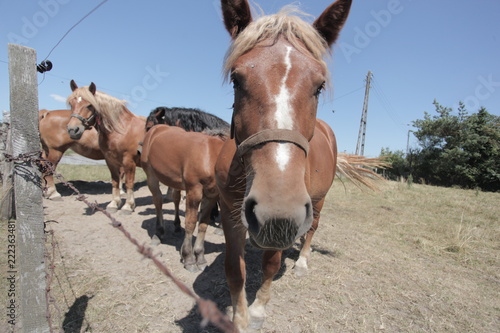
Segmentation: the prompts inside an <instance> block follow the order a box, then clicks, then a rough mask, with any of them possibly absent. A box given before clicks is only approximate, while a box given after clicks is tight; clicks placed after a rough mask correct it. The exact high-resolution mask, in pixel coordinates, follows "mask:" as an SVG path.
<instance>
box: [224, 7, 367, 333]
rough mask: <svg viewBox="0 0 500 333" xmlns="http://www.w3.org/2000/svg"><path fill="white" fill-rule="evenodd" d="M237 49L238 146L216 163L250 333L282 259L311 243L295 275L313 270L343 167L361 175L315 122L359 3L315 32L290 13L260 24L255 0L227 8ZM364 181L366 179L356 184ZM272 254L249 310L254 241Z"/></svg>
mask: <svg viewBox="0 0 500 333" xmlns="http://www.w3.org/2000/svg"><path fill="white" fill-rule="evenodd" d="M221 4H222V13H223V17H224V23H225V26H226V29H227V31H228V32H229V34H230V36H231V38H232V45H231V47H230V49H229V51H228V53H227V55H226V59H225V65H224V71H225V73H226V77H228V78H230V80H231V82H232V84H233V87H234V106H233V116H232V130H231V139H230V140H227V141H226V142H225V144H224V146H223V147H222V150H221V153H220V154H219V158H218V161H217V164H216V177H217V185H218V187H219V193H220V204H221V217H222V225H223V228H224V236H225V239H226V251H225V254H226V257H225V271H226V278H227V282H228V285H229V290H230V293H231V300H232V305H233V321H234V323H235V324H236V326H237V327H238V329H239V330H240V332H245V331H246V330H247V328H248V327H249V326H251V327H252V328H254V329H258V328H260V327H261V326H262V324H263V322H264V319H265V316H266V313H265V308H266V305H267V303H268V302H269V299H270V297H271V283H272V281H273V278H274V276H275V275H276V273H277V272H278V270H279V268H280V267H281V256H282V251H283V250H284V249H287V248H289V247H291V246H293V245H294V243H295V240H296V239H298V238H301V237H302V239H303V247H302V249H301V252H300V256H299V259H298V261H297V262H296V264H295V268H294V270H295V271H296V272H299V274H298V275H302V274H304V272H307V261H308V257H309V253H310V243H311V239H312V236H313V234H314V232H315V231H316V229H317V228H318V223H319V218H320V212H321V209H322V207H323V204H324V202H325V197H326V194H327V192H328V190H329V189H330V187H331V186H332V183H333V179H334V177H335V173H336V168H337V166H338V165H342V168H341V169H340V171H341V172H347V173H349V172H354V173H356V172H358V171H359V172H361V173H362V174H365V175H370V173H371V172H370V171H365V170H366V169H365V170H363V169H362V168H357V167H355V166H353V165H351V164H350V163H349V159H348V158H347V157H346V156H343V160H342V161H340V160H339V161H338V160H337V145H336V141H335V136H334V133H333V131H332V129H331V128H330V127H329V126H328V125H327V124H326V123H325V122H323V121H321V120H319V119H317V118H316V113H317V107H318V100H319V96H320V94H321V92H322V91H323V90H324V89H325V87H327V86H328V84H327V83H328V82H329V74H328V67H327V65H326V63H325V61H324V60H323V59H324V57H325V55H327V54H328V52H329V51H330V47H331V45H332V44H333V43H334V42H335V40H336V39H337V37H338V35H339V33H340V30H341V28H342V26H343V25H344V23H345V21H346V19H347V16H348V14H349V10H350V7H351V0H337V1H336V2H334V3H333V4H331V5H330V6H328V8H327V9H326V10H325V11H324V12H323V13H322V14H321V15H320V16H319V17H318V19H316V20H315V21H314V23H312V24H310V23H307V22H305V21H304V20H303V19H302V18H300V17H299V16H297V15H292V14H294V10H291V9H286V10H282V11H281V12H280V13H278V14H276V15H269V16H263V17H261V18H259V19H257V20H255V21H253V19H252V14H251V11H250V6H249V4H248V2H247V0H222V1H221ZM351 178H353V179H361V180H362V179H363V178H364V177H363V176H359V178H358V176H352V175H351ZM247 232H248V235H249V239H250V243H251V244H252V245H253V246H255V247H257V248H259V249H262V250H263V257H262V270H263V281H262V285H261V287H260V289H259V290H258V291H257V294H256V298H255V301H254V302H253V304H252V305H251V306H250V307H248V304H247V299H246V293H245V279H246V271H245V269H246V266H245V260H244V253H245V243H246V241H245V239H246V234H247Z"/></svg>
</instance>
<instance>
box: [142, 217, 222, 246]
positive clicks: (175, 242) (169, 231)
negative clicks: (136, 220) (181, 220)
mask: <svg viewBox="0 0 500 333" xmlns="http://www.w3.org/2000/svg"><path fill="white" fill-rule="evenodd" d="M163 213H164V214H165V213H169V214H173V213H174V212H173V210H172V211H171V210H163ZM181 213H182V211H180V212H179V214H180V215H183V214H181ZM165 222H166V228H165V229H166V230H165V234H164V235H163V236H162V237H161V239H160V241H161V244H162V245H168V246H173V247H175V249H176V251H177V252H179V251H180V250H181V246H182V243H183V242H184V235H185V230H184V228H182V230H181V231H180V232H175V230H174V224H173V221H168V220H165ZM169 222H170V223H169ZM141 228H143V229H144V230H146V231H147V233H148V236H149V237H150V238H152V237H153V236H154V235H155V231H156V217H153V218H150V219H147V220H144V221H143V222H142V225H141ZM195 240H196V236H194V239H193V243H194V241H195ZM224 248H225V245H224V244H216V243H212V242H209V241H207V240H206V239H205V254H210V253H220V252H222V251H223V250H224Z"/></svg>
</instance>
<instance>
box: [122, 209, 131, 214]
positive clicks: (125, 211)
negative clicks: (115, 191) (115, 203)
mask: <svg viewBox="0 0 500 333" xmlns="http://www.w3.org/2000/svg"><path fill="white" fill-rule="evenodd" d="M120 215H132V211H131V210H128V209H120Z"/></svg>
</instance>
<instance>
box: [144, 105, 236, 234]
mask: <svg viewBox="0 0 500 333" xmlns="http://www.w3.org/2000/svg"><path fill="white" fill-rule="evenodd" d="M158 124H165V125H170V126H177V127H180V128H183V129H185V130H186V131H187V132H205V133H207V132H210V133H212V134H222V135H226V134H227V133H229V128H230V126H229V124H228V123H227V122H226V121H225V120H223V119H221V118H219V117H217V116H216V115H213V114H211V113H208V112H205V111H201V110H200V109H194V108H181V107H173V108H168V107H165V106H159V107H157V108H155V109H154V110H152V111H151V112H150V113H149V116H148V117H147V119H146V131H149V130H150V129H151V127H153V126H154V125H158ZM180 192H181V191H179V190H174V191H171V189H170V188H169V191H168V192H167V197H169V196H170V197H171V198H172V200H173V202H174V207H175V219H174V225H180V218H179V203H180V200H181V193H180ZM218 215H219V210H218V208H217V206H214V208H213V210H212V213H211V214H210V218H211V219H213V220H215V218H216V217H217V216H218ZM176 230H179V229H177V228H176Z"/></svg>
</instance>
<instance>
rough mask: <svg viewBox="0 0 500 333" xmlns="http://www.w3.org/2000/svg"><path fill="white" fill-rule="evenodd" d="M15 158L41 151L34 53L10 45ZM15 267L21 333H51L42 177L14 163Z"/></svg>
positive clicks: (32, 165) (31, 165)
mask: <svg viewBox="0 0 500 333" xmlns="http://www.w3.org/2000/svg"><path fill="white" fill-rule="evenodd" d="M9 76H10V112H11V113H10V115H11V131H12V132H11V133H12V151H13V156H14V157H17V156H20V155H22V154H26V153H32V152H36V151H39V150H40V136H39V132H38V80H37V71H36V51H35V50H33V49H30V48H27V47H24V46H21V45H15V44H9ZM14 193H15V199H16V200H15V206H16V224H17V226H16V229H17V238H16V247H17V248H16V264H17V263H19V264H18V265H17V268H18V274H19V284H18V286H19V303H20V309H19V323H20V326H21V330H22V332H43V333H45V332H49V325H48V319H47V299H46V285H47V283H46V273H45V235H44V223H43V222H44V220H43V206H42V185H41V173H40V171H39V170H38V167H37V166H36V164H35V163H33V162H31V161H23V162H14Z"/></svg>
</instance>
